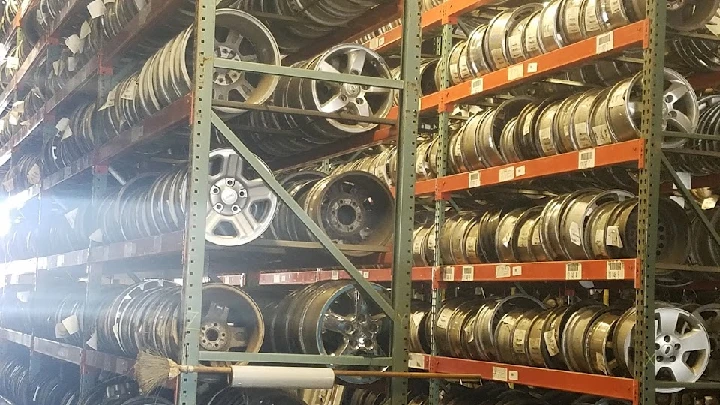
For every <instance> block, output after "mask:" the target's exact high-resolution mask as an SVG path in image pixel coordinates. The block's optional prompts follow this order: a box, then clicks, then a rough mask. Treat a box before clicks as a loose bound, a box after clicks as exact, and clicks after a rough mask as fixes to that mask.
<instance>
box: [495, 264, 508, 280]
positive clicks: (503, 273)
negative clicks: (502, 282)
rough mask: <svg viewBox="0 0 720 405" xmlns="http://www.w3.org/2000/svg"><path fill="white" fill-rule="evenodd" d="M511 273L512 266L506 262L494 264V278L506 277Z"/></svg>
mask: <svg viewBox="0 0 720 405" xmlns="http://www.w3.org/2000/svg"><path fill="white" fill-rule="evenodd" d="M511 275H512V268H511V267H510V266H508V265H507V264H498V265H497V266H495V278H508V277H510V276H511Z"/></svg>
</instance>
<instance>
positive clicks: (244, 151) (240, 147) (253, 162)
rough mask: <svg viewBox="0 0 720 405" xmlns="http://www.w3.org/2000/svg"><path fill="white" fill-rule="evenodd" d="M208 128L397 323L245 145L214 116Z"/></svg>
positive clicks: (383, 300) (377, 295) (382, 301)
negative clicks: (218, 135)
mask: <svg viewBox="0 0 720 405" xmlns="http://www.w3.org/2000/svg"><path fill="white" fill-rule="evenodd" d="M212 124H213V125H215V127H216V128H217V129H218V130H219V131H220V132H221V133H222V134H223V136H224V137H225V138H226V139H227V140H228V142H230V144H231V145H232V146H233V147H234V148H235V150H237V151H238V153H240V155H242V157H243V159H245V161H246V162H248V163H249V164H250V166H252V168H253V169H255V171H256V172H257V173H258V175H260V178H262V179H263V181H264V182H265V184H267V185H268V187H270V189H271V190H272V191H273V192H274V193H275V195H277V196H278V198H280V199H281V200H282V201H283V202H284V203H285V205H287V206H288V208H290V210H291V211H292V212H293V213H295V215H297V217H298V218H299V219H300V221H302V223H303V224H304V225H305V226H306V227H307V228H308V230H309V231H310V233H312V234H313V236H315V237H316V238H317V240H318V241H319V242H320V243H321V244H322V245H323V247H325V249H327V250H328V252H330V254H331V255H332V256H333V257H334V258H335V260H337V262H338V263H339V264H340V265H341V266H343V267H344V268H345V271H347V272H348V274H349V275H350V277H352V278H353V280H355V282H356V283H358V285H359V286H360V290H361V291H362V292H364V293H365V294H366V295H367V296H368V297H369V298H370V299H371V300H372V301H373V302H375V303H376V304H377V305H378V306H379V307H380V309H382V311H383V312H384V313H385V314H387V316H389V317H390V318H391V319H392V320H393V321H396V320H397V313H396V312H395V310H394V309H393V308H392V306H391V305H390V303H389V302H388V300H387V299H386V298H385V297H384V296H383V295H382V294H380V293H379V292H378V291H377V290H375V288H373V286H372V284H370V282H369V281H367V280H366V279H365V277H363V275H362V274H361V273H360V272H359V271H358V269H357V268H356V267H355V265H354V264H352V263H351V262H350V260H349V259H348V258H347V256H345V255H344V254H343V252H341V251H340V249H338V247H337V246H336V245H335V243H334V242H333V241H332V240H331V239H330V238H329V237H328V236H327V234H325V232H324V231H323V230H322V229H320V227H319V226H318V225H317V224H316V223H315V221H313V220H312V218H310V216H309V215H308V214H307V212H305V210H303V209H302V207H300V205H299V204H298V203H297V202H296V201H295V199H294V198H293V197H292V196H291V195H290V193H288V192H287V191H286V190H285V189H284V188H283V186H282V185H280V183H279V182H278V181H277V180H276V179H275V176H274V175H273V174H272V173H271V172H270V170H269V169H268V168H267V166H265V164H264V163H263V162H262V161H261V160H260V158H258V157H257V156H255V154H254V153H252V151H250V149H248V148H247V146H245V144H243V143H242V141H240V139H239V138H238V137H237V135H235V133H234V132H233V131H232V130H231V129H230V128H229V127H228V126H227V125H225V123H224V122H223V121H222V119H220V117H218V115H217V114H215V113H214V112H213V113H212Z"/></svg>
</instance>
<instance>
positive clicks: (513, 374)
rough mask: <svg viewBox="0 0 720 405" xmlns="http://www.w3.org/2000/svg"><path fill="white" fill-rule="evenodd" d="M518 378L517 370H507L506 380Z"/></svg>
mask: <svg viewBox="0 0 720 405" xmlns="http://www.w3.org/2000/svg"><path fill="white" fill-rule="evenodd" d="M518 378H519V375H518V372H517V371H515V370H511V371H509V372H508V381H517V380H518Z"/></svg>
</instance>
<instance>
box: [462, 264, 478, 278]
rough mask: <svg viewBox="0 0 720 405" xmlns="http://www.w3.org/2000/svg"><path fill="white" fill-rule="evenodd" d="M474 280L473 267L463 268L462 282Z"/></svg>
mask: <svg viewBox="0 0 720 405" xmlns="http://www.w3.org/2000/svg"><path fill="white" fill-rule="evenodd" d="M474 279H475V268H474V267H473V266H463V268H462V281H473V280H474Z"/></svg>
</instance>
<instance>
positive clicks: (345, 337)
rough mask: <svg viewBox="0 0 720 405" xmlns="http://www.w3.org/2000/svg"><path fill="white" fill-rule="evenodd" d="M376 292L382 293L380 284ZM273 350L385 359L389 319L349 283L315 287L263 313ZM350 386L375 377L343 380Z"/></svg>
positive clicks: (374, 285)
mask: <svg viewBox="0 0 720 405" xmlns="http://www.w3.org/2000/svg"><path fill="white" fill-rule="evenodd" d="M372 286H373V288H374V289H375V290H377V291H378V292H380V293H382V294H384V293H385V289H384V288H383V287H382V286H380V285H377V284H373V285H372ZM265 319H266V320H267V322H268V323H267V329H268V338H269V339H270V342H269V344H270V345H269V346H270V350H271V351H272V352H274V353H305V354H322V355H329V356H369V357H383V356H385V355H386V354H387V353H389V334H388V332H389V326H390V320H389V319H388V318H387V317H386V315H385V314H384V313H383V312H382V310H380V308H379V307H377V305H376V304H374V303H373V302H372V301H369V300H368V299H367V298H366V297H365V294H364V293H363V292H362V291H361V290H360V289H359V288H358V286H357V285H356V284H354V283H352V282H348V281H342V280H340V281H330V282H323V283H315V284H312V285H309V286H307V287H305V288H303V289H300V290H295V291H293V292H292V293H291V294H290V295H287V296H286V297H285V298H284V299H282V300H281V301H280V302H278V303H277V304H276V305H274V306H270V307H269V308H267V310H266V312H265ZM339 378H340V379H341V380H343V381H345V382H348V383H363V384H366V383H370V382H373V381H375V379H370V378H357V377H339Z"/></svg>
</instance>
